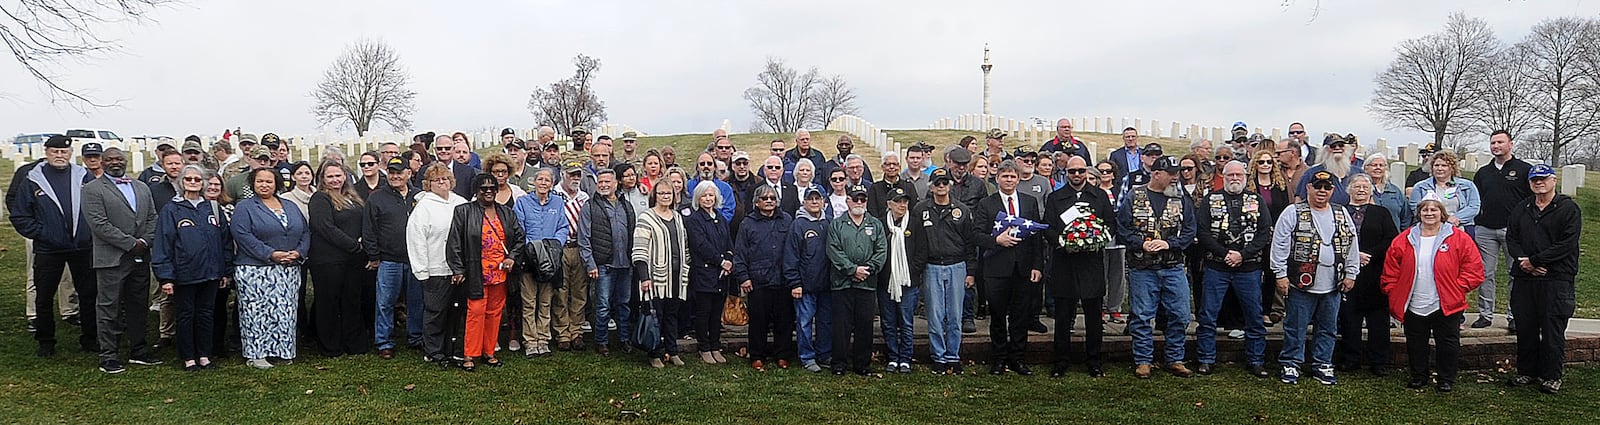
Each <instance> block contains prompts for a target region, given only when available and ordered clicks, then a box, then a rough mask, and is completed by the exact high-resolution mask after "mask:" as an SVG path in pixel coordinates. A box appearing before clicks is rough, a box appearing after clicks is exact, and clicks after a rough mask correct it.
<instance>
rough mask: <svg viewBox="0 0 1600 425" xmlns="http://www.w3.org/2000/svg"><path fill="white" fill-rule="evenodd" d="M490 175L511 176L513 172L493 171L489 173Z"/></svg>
mask: <svg viewBox="0 0 1600 425" xmlns="http://www.w3.org/2000/svg"><path fill="white" fill-rule="evenodd" d="M489 174H497V175H506V174H511V170H492V171H489Z"/></svg>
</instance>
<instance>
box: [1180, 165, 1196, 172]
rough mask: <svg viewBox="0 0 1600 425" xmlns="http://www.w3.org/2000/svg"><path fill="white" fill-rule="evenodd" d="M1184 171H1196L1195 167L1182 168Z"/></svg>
mask: <svg viewBox="0 0 1600 425" xmlns="http://www.w3.org/2000/svg"><path fill="white" fill-rule="evenodd" d="M1182 170H1183V171H1194V167H1192V166H1191V167H1182Z"/></svg>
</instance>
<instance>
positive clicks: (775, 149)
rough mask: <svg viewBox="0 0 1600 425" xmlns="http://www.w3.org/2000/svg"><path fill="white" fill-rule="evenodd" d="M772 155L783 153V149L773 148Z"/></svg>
mask: <svg viewBox="0 0 1600 425" xmlns="http://www.w3.org/2000/svg"><path fill="white" fill-rule="evenodd" d="M772 153H783V148H772Z"/></svg>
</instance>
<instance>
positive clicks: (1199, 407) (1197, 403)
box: [1194, 401, 1206, 409]
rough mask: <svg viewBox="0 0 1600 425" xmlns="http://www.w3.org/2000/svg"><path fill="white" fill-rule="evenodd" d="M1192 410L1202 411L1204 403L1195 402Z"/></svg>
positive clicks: (1204, 406)
mask: <svg viewBox="0 0 1600 425" xmlns="http://www.w3.org/2000/svg"><path fill="white" fill-rule="evenodd" d="M1194 408H1196V409H1204V408H1206V402H1204V401H1196V402H1194Z"/></svg>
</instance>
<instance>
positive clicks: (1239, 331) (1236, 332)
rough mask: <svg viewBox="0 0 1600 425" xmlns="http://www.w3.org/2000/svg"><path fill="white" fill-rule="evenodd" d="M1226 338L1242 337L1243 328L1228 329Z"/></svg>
mask: <svg viewBox="0 0 1600 425" xmlns="http://www.w3.org/2000/svg"><path fill="white" fill-rule="evenodd" d="M1228 338H1233V339H1244V329H1234V330H1231V331H1228Z"/></svg>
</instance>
